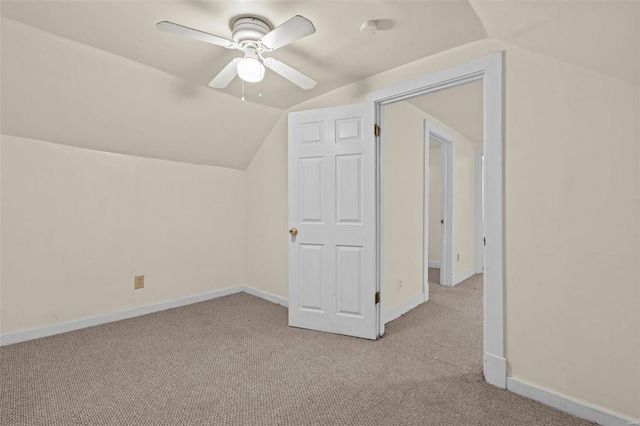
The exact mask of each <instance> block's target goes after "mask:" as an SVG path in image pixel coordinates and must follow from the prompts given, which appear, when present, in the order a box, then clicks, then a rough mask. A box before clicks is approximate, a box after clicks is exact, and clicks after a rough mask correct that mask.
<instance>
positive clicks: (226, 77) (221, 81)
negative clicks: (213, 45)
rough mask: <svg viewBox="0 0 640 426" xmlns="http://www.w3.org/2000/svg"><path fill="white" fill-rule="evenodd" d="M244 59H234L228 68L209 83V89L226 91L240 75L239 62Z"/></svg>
mask: <svg viewBox="0 0 640 426" xmlns="http://www.w3.org/2000/svg"><path fill="white" fill-rule="evenodd" d="M241 60H242V58H234V59H232V60H231V62H229V63H228V64H227V66H226V67H224V68H222V71H220V72H219V73H218V75H216V76H215V77H213V80H211V82H210V83H209V87H211V88H213V89H224V88H225V87H227V86H228V85H229V83H231V82H232V81H233V79H234V78H236V75H238V62H240V61H241Z"/></svg>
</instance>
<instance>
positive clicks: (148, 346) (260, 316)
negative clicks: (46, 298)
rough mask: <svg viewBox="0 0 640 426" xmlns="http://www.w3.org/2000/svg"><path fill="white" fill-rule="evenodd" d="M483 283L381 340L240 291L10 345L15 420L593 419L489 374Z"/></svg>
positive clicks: (436, 295)
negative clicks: (505, 386) (297, 323)
mask: <svg viewBox="0 0 640 426" xmlns="http://www.w3.org/2000/svg"><path fill="white" fill-rule="evenodd" d="M481 294H482V284H481V278H480V277H479V276H477V277H474V278H471V279H469V280H467V281H465V282H464V283H462V284H460V285H458V286H457V287H455V288H453V289H445V288H442V287H440V286H438V285H432V286H431V300H430V301H429V302H428V303H426V304H423V305H421V306H420V307H418V308H416V309H414V310H413V311H411V312H409V313H408V314H407V315H405V316H402V317H401V318H398V319H397V320H396V321H393V322H392V323H390V324H387V331H386V334H385V336H384V337H383V338H382V339H380V340H378V341H375V342H374V341H367V340H361V339H356V338H350V337H344V336H338V335H332V334H327V333H320V332H313V331H307V330H301V329H295V328H290V327H287V311H286V309H285V308H283V307H281V306H278V305H274V304H272V303H269V302H266V301H264V300H261V299H258V298H255V297H253V296H249V295H247V294H243V293H241V294H236V295H232V296H228V297H224V298H221V299H216V300H212V301H208V302H203V303H199V304H195V305H191V306H187V307H183V308H177V309H172V310H169V311H164V312H159V313H155V314H151V315H146V316H144V317H138V318H133V319H129V320H125V321H119V322H116V323H111V324H106V325H102V326H98V327H93V328H88V329H84V330H79V331H75V332H71V333H66V334H62V335H58V336H52V337H48V338H44V339H40V340H35V341H31V342H25V343H20V344H15V345H10V346H6V347H2V348H0V424H2V425H61V426H68V425H212V424H213V425H218V424H220V425H223V424H229V425H251V424H266V425H322V424H341V425H373V424H375V425H447V426H448V425H545V426H546V425H586V424H591V423H589V422H585V421H582V420H579V419H576V418H574V417H571V416H569V415H567V414H563V413H561V412H559V411H556V410H554V409H551V408H548V407H546V406H544V405H542V404H538V403H536V402H533V401H530V400H527V399H525V398H522V397H519V396H517V395H515V394H513V393H510V392H508V391H505V390H501V389H497V388H495V387H493V386H490V385H487V384H485V383H484V382H483V379H482V375H481V356H482V354H481V348H482V336H481V327H482V297H481Z"/></svg>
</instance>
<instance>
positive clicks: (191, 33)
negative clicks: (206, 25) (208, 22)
mask: <svg viewBox="0 0 640 426" xmlns="http://www.w3.org/2000/svg"><path fill="white" fill-rule="evenodd" d="M156 27H158V29H159V30H160V31H164V32H165V33H171V34H176V35H179V36H183V37H189V38H192V39H195V40H200V41H204V42H207V43H211V44H215V45H217V46H222V47H226V48H227V49H235V48H236V47H238V44H237V43H236V42H235V41H232V40H228V39H226V38H224V37H219V36H217V35H213V34H209V33H205V32H203V31H200V30H194V29H193V28H189V27H185V26H184V25H180V24H176V23H174V22H169V21H162V22H158V23H157V24H156Z"/></svg>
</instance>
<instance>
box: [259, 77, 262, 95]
mask: <svg viewBox="0 0 640 426" xmlns="http://www.w3.org/2000/svg"><path fill="white" fill-rule="evenodd" d="M258 97H259V98H262V80H260V93H258Z"/></svg>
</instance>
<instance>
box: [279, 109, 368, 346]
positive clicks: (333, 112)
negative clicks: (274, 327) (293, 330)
mask: <svg viewBox="0 0 640 426" xmlns="http://www.w3.org/2000/svg"><path fill="white" fill-rule="evenodd" d="M374 143H375V139H374V136H373V108H372V107H371V106H368V105H365V104H360V105H348V106H344V107H338V108H326V109H321V110H313V111H301V112H295V113H290V114H289V224H290V227H291V228H296V230H297V234H296V235H290V236H289V325H291V326H295V327H302V328H310V329H314V330H320V331H328V332H333V333H340V334H346V335H351V336H358V337H364V338H369V339H376V338H377V336H378V321H377V315H378V312H377V307H376V303H375V293H376V287H377V283H376V275H375V274H376V263H375V262H376V246H375V241H376V234H375V232H376V222H375V221H376V217H375V146H374Z"/></svg>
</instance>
